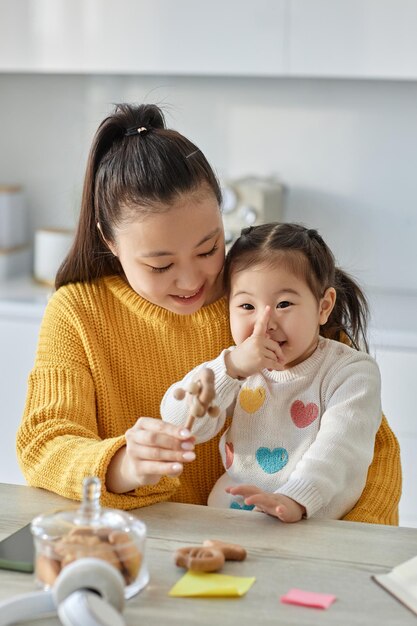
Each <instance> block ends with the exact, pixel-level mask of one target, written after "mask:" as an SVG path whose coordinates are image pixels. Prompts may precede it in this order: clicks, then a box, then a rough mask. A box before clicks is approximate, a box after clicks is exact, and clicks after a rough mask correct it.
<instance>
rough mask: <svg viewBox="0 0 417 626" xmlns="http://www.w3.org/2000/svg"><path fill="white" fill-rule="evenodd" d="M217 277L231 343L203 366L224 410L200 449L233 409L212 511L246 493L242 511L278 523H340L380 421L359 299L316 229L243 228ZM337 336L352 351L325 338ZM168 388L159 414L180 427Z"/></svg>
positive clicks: (199, 429) (210, 421) (201, 427)
mask: <svg viewBox="0 0 417 626" xmlns="http://www.w3.org/2000/svg"><path fill="white" fill-rule="evenodd" d="M224 279H225V285H226V291H227V293H228V296H229V312H230V325H231V331H232V335H233V339H234V342H235V344H236V346H235V347H233V348H229V349H227V350H224V351H223V352H222V353H221V355H220V356H219V357H217V358H216V359H214V360H213V361H210V362H208V363H205V364H204V365H203V367H208V368H211V369H212V370H213V372H214V374H215V390H216V395H217V402H218V405H219V408H220V409H221V412H220V415H219V416H218V417H217V418H215V419H214V418H213V417H209V416H208V415H206V417H204V418H200V419H197V420H196V421H195V422H194V424H195V425H194V427H193V434H194V435H195V437H196V439H197V441H198V442H203V441H207V440H209V439H211V438H212V437H214V436H215V435H217V434H218V433H219V432H220V431H221V430H222V429H223V426H224V423H225V420H226V410H227V409H228V407H229V406H231V405H232V404H234V410H233V419H232V422H231V425H230V427H229V428H228V429H227V430H226V432H224V434H223V436H222V438H221V440H220V452H221V456H222V460H223V465H224V467H225V469H226V473H225V474H224V475H223V476H222V477H221V478H220V479H219V480H218V481H217V483H216V485H215V486H214V488H213V490H212V492H211V494H210V497H209V500H208V504H209V505H213V506H221V507H224V506H230V507H232V508H242V504H241V502H239V498H237V497H236V496H238V497H240V501H242V496H243V498H244V508H247V507H249V508H253V507H254V506H256V507H257V508H258V509H260V510H263V511H265V512H267V513H269V514H271V515H275V516H277V517H278V518H280V519H281V520H282V521H284V522H295V521H298V520H299V519H301V517H302V516H303V515H305V516H307V517H327V518H334V519H339V518H341V517H343V515H345V514H346V513H347V512H348V511H349V510H350V509H351V508H352V507H353V506H354V504H355V503H356V502H357V500H358V499H359V496H360V494H361V493H362V490H363V487H364V485H365V482H366V476H367V472H368V467H369V465H370V463H371V461H372V456H373V450H374V442H375V434H376V432H377V430H378V428H379V425H380V422H381V402H380V376H379V370H378V367H377V365H376V363H375V361H374V360H373V359H372V358H371V357H370V356H369V355H368V354H366V353H365V352H360V351H358V346H359V342H360V339H361V338H362V339H363V340H364V342H365V346H366V339H365V334H364V333H365V325H366V314H367V307H366V300H365V298H364V296H363V294H362V292H361V291H360V289H359V287H358V286H357V285H356V283H355V282H354V281H353V280H352V279H350V278H349V277H348V276H347V275H346V274H345V273H344V272H342V271H341V270H340V269H339V268H336V267H335V263H334V257H333V255H332V253H331V251H330V250H329V248H328V247H327V245H326V244H325V243H324V241H323V239H322V238H321V237H320V235H319V234H318V233H317V231H316V230H311V229H307V228H304V227H303V226H301V225H297V224H263V225H261V226H256V227H250V228H247V229H245V230H243V231H242V235H241V237H240V238H239V239H238V240H237V241H236V242H235V244H234V245H233V246H232V248H231V249H230V251H229V253H228V256H227V259H226V265H225V274H224ZM340 332H343V333H344V334H345V335H346V336H347V337H348V338H349V340H350V342H351V344H352V346H354V347H349V346H347V345H344V344H342V343H340V342H338V341H334V340H332V339H329V338H325V337H324V336H322V335H323V334H324V335H325V336H327V337H331V336H339V334H340ZM321 333H322V334H321ZM199 371H201V367H197V368H195V369H194V370H193V371H192V372H190V373H189V374H188V375H187V376H186V377H185V379H184V380H183V382H182V383H181V386H183V385H185V386H187V384H189V383H190V382H191V381H192V380H194V379H198V377H199ZM174 387H175V385H174V386H173V388H174ZM173 388H171V389H170V390H169V391H168V392H167V393H166V395H165V396H164V399H163V401H162V405H161V414H162V417H163V419H164V420H166V421H169V422H171V423H172V424H175V425H180V424H181V423H184V419H185V415H186V413H187V410H188V407H187V403H183V404H182V407H181V410H180V409H179V406H178V402H176V400H175V399H174V393H173Z"/></svg>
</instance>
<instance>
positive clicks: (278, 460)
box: [256, 448, 288, 474]
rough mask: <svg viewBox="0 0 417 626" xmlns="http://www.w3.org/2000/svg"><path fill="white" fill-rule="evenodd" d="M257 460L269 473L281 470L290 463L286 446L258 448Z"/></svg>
mask: <svg viewBox="0 0 417 626" xmlns="http://www.w3.org/2000/svg"><path fill="white" fill-rule="evenodd" d="M256 460H257V461H258V463H259V465H260V467H261V468H262V469H263V471H264V472H266V473H267V474H275V472H279V470H281V469H282V468H283V467H285V466H286V465H287V463H288V452H287V451H286V449H285V448H274V449H273V450H270V449H269V448H258V449H257V451H256Z"/></svg>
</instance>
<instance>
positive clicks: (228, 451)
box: [224, 441, 235, 470]
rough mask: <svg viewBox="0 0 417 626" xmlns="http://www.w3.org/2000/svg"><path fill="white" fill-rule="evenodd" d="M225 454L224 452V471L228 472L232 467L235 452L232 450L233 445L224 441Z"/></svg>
mask: <svg viewBox="0 0 417 626" xmlns="http://www.w3.org/2000/svg"><path fill="white" fill-rule="evenodd" d="M224 447H225V452H226V469H227V470H228V469H229V467H230V466H231V465H232V463H233V459H234V456H235V451H234V448H233V443H232V442H231V441H230V442H229V441H226V444H225V446H224Z"/></svg>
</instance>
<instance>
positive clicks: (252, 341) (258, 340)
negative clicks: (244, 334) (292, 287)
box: [225, 306, 282, 378]
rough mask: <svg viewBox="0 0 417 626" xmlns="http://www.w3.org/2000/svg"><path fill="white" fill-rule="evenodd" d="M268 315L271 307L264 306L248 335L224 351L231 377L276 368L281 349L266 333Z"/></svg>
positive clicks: (240, 376)
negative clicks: (237, 344)
mask: <svg viewBox="0 0 417 626" xmlns="http://www.w3.org/2000/svg"><path fill="white" fill-rule="evenodd" d="M270 316H271V307H270V306H266V307H265V310H264V311H263V312H262V313H261V315H260V316H259V317H258V318H257V319H256V322H255V325H254V327H253V331H252V334H251V335H250V337H248V338H247V339H245V341H243V342H242V343H241V344H240V345H239V346H236V348H235V349H234V350H231V351H230V352H227V353H226V355H225V364H226V370H227V373H228V374H229V376H231V377H232V378H247V377H248V376H252V375H253V374H256V373H258V372H261V371H262V370H263V369H269V370H275V369H278V367H277V366H278V365H279V361H280V359H282V350H281V348H280V346H279V344H278V343H277V342H276V341H274V340H273V339H271V338H270V336H269V334H268V325H269V318H270Z"/></svg>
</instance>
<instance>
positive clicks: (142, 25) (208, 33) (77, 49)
mask: <svg viewBox="0 0 417 626" xmlns="http://www.w3.org/2000/svg"><path fill="white" fill-rule="evenodd" d="M286 2H287V0H256V1H255V0H227V2H224V1H223V0H210V2H203V1H201V0H175V2H173V1H172V0H152V2H148V1H147V2H145V0H19V2H16V0H0V10H1V19H0V71H4V72H60V73H66V72H71V73H109V74H112V73H128V74H129V73H134V74H186V75H187V74H189V75H193V74H194V75H195V74H198V75H219V76H222V75H236V76H242V75H245V76H246V75H264V76H276V75H280V74H282V73H283V71H284V19H285V14H286Z"/></svg>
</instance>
